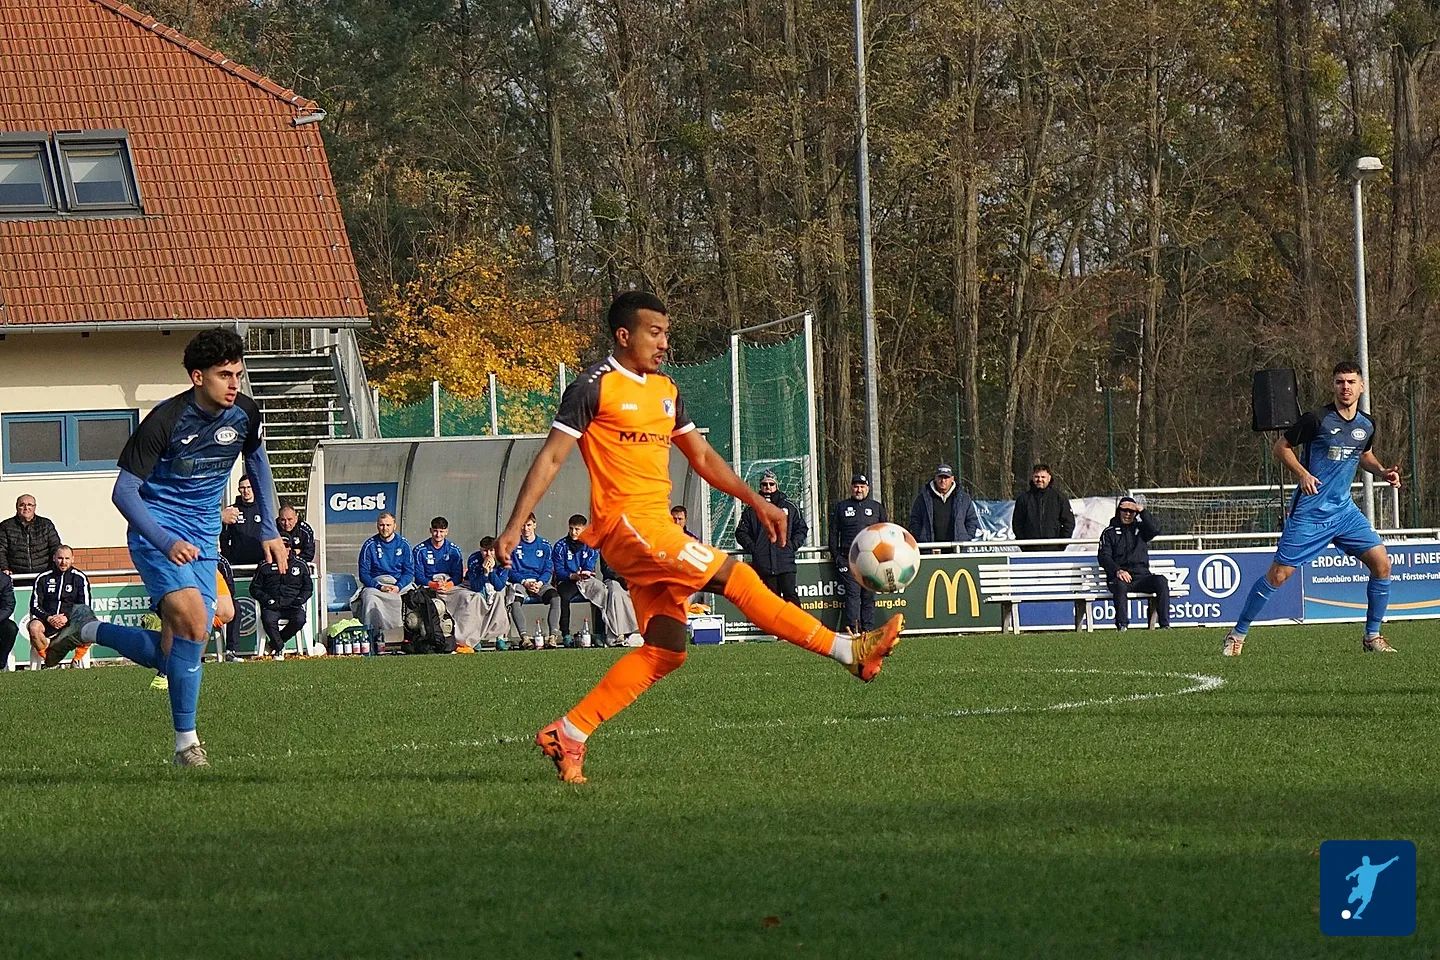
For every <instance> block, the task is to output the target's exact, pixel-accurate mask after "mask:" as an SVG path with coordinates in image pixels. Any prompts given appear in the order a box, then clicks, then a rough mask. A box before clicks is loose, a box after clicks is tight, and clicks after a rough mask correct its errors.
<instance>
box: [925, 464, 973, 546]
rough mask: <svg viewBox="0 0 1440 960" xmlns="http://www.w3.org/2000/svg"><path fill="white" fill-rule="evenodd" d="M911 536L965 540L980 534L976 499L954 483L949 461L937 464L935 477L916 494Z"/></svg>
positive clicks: (928, 540)
mask: <svg viewBox="0 0 1440 960" xmlns="http://www.w3.org/2000/svg"><path fill="white" fill-rule="evenodd" d="M910 535H911V536H913V537H914V538H915V539H916V540H918V541H920V542H921V543H965V542H968V541H970V540H974V539H975V538H976V537H978V536H979V535H980V516H979V515H978V514H977V513H976V512H975V501H974V500H971V499H970V495H969V494H968V493H966V492H965V491H964V490H961V489H960V486H959V484H957V483H956V482H955V471H954V470H952V469H951V468H950V464H948V463H942V464H940V466H938V467H936V468H935V479H934V480H931V481H930V482H929V483H927V484H925V486H923V487H921V488H920V492H919V493H917V494H916V495H915V502H914V503H913V504H911V505H910Z"/></svg>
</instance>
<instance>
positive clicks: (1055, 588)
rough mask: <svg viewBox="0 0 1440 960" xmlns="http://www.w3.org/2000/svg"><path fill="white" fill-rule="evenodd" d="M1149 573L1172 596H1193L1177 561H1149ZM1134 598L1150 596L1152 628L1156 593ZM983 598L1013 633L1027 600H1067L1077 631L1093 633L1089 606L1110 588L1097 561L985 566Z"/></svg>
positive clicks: (1107, 595)
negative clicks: (1163, 581) (1164, 582)
mask: <svg viewBox="0 0 1440 960" xmlns="http://www.w3.org/2000/svg"><path fill="white" fill-rule="evenodd" d="M1150 572H1151V573H1158V574H1160V576H1162V577H1164V578H1165V579H1166V580H1168V581H1170V597H1171V599H1174V598H1176V597H1183V596H1186V595H1188V594H1189V593H1190V584H1189V583H1187V582H1184V581H1182V580H1181V579H1180V574H1181V571H1180V570H1179V569H1178V568H1177V567H1176V566H1175V561H1174V560H1152V561H1150ZM1130 596H1132V597H1150V598H1151V603H1150V604H1149V606H1150V607H1151V610H1150V626H1151V627H1154V626H1155V621H1156V619H1157V615H1156V611H1155V610H1154V609H1153V608H1154V601H1153V597H1154V595H1153V594H1149V593H1138V592H1137V593H1132V594H1130ZM980 599H981V600H983V601H984V602H986V603H998V604H1000V628H1001V630H1006V629H1008V630H1010V632H1012V633H1019V632H1020V621H1019V618H1018V617H1017V616H1016V610H1015V607H1016V605H1017V604H1020V603H1024V602H1025V601H1026V600H1068V601H1070V602H1072V603H1074V604H1075V629H1076V630H1079V629H1080V628H1081V627H1082V626H1083V627H1084V628H1085V630H1087V631H1093V630H1094V629H1095V624H1094V623H1093V622H1092V621H1091V617H1090V604H1091V602H1092V601H1095V600H1109V599H1110V587H1109V586H1108V585H1107V584H1106V582H1105V571H1104V570H1103V569H1101V567H1100V564H1098V563H1096V562H1095V561H1094V560H1076V561H1073V562H1065V561H1061V562H1058V563H1046V564H1039V563H1037V564H1025V565H1023V566H1022V565H1011V564H999V565H996V566H982V567H981V568H980Z"/></svg>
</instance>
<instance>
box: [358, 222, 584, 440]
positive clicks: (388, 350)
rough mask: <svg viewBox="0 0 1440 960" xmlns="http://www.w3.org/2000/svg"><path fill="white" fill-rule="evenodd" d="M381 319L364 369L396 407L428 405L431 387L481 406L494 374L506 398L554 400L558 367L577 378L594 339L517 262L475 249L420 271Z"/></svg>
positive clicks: (459, 250)
mask: <svg viewBox="0 0 1440 960" xmlns="http://www.w3.org/2000/svg"><path fill="white" fill-rule="evenodd" d="M379 312H380V315H381V321H380V324H379V325H378V330H377V331H376V333H377V336H375V337H373V339H372V342H371V343H370V344H369V345H367V349H366V351H365V361H366V364H367V366H368V367H369V369H370V374H371V380H372V382H374V383H375V384H376V385H377V386H378V387H379V390H380V393H381V395H382V396H384V397H385V398H386V399H388V400H391V401H394V402H397V403H409V402H413V401H415V400H419V399H421V398H424V397H428V396H429V394H430V382H431V381H432V380H439V381H440V385H441V387H443V388H444V389H445V390H446V391H447V392H449V393H451V394H453V395H456V396H459V397H480V396H481V395H483V394H484V393H485V390H486V387H487V386H488V383H489V375H490V374H491V373H494V374H495V375H496V377H497V378H498V380H499V383H500V387H501V394H502V396H506V395H514V394H523V393H527V392H531V391H553V389H554V386H555V377H556V372H557V370H558V369H559V365H560V364H562V363H564V364H566V365H567V366H569V368H570V369H571V370H575V369H576V368H577V367H578V364H579V359H580V351H581V350H582V349H583V348H584V347H585V345H586V344H587V343H588V342H589V339H590V336H589V332H588V331H585V330H582V329H581V328H580V327H579V326H578V325H577V324H575V323H574V322H571V321H568V320H567V319H566V318H565V317H564V316H563V312H562V308H561V306H560V303H559V301H558V299H557V298H556V297H555V296H554V295H553V294H552V293H551V291H550V290H548V289H547V288H546V287H545V285H544V284H542V283H537V282H534V281H532V280H530V279H529V278H528V277H526V276H525V272H524V270H523V268H522V266H521V264H520V262H519V261H518V260H517V259H516V258H515V257H514V256H512V255H511V254H509V253H508V252H505V251H503V250H498V249H496V248H494V247H492V246H487V245H486V244H484V243H482V242H480V241H477V240H470V241H467V242H464V243H461V244H458V245H456V246H454V247H452V248H451V249H450V250H449V251H448V252H446V253H445V254H444V255H443V256H441V257H439V258H438V259H436V260H433V261H428V262H423V263H420V264H418V265H417V269H416V275H415V278H414V279H413V280H411V281H409V282H407V283H405V284H403V285H399V286H397V287H395V288H394V289H392V290H391V291H390V293H389V294H388V295H387V296H386V297H385V298H384V299H383V300H382V301H381V303H380V311H379ZM550 412H552V413H553V411H550Z"/></svg>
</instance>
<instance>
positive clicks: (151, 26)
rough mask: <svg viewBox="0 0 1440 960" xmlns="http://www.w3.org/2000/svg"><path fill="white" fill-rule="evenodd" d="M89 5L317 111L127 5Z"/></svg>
mask: <svg viewBox="0 0 1440 960" xmlns="http://www.w3.org/2000/svg"><path fill="white" fill-rule="evenodd" d="M90 2H91V3H97V4H99V5H100V6H102V7H105V8H106V9H107V10H112V11H114V12H115V13H117V14H119V15H120V16H122V17H124V18H126V19H127V20H130V21H132V22H133V23H135V24H137V25H138V26H140V27H141V28H143V29H145V30H149V31H150V32H151V33H153V34H155V35H156V36H157V37H162V38H164V39H165V40H168V41H170V42H171V43H173V44H175V45H176V46H178V47H180V48H182V49H184V50H187V51H189V52H190V53H193V54H194V55H195V56H197V57H199V58H200V59H202V60H205V61H208V62H209V63H212V64H214V65H215V66H217V67H219V68H220V69H221V70H224V71H225V72H226V73H229V74H232V75H234V76H236V77H239V78H240V79H241V80H244V81H245V82H246V83H249V84H251V85H253V86H255V87H257V88H259V89H261V90H264V91H265V92H266V93H269V94H273V95H274V96H276V97H279V98H280V99H281V100H282V101H284V102H285V103H287V104H289V105H291V106H293V107H296V108H298V109H301V110H317V109H319V108H318V106H317V105H316V103H315V101H314V100H308V99H306V98H305V97H302V96H300V94H298V93H296V92H295V91H294V90H290V89H288V88H286V87H282V86H280V84H278V83H276V82H275V81H274V80H271V79H270V78H269V77H266V76H262V75H261V74H258V73H256V72H255V71H254V70H251V69H250V68H249V67H247V66H245V65H243V64H240V63H236V62H235V61H234V60H231V59H230V58H229V57H227V56H225V54H223V53H220V52H218V51H216V50H211V49H210V48H209V47H207V46H205V44H203V43H201V42H200V41H198V40H191V39H190V38H189V37H187V36H185V34H183V33H181V32H180V31H179V30H176V29H175V28H174V27H167V26H166V25H165V24H163V23H161V22H160V21H159V20H156V19H155V18H154V17H152V16H150V15H149V14H145V13H141V12H140V11H139V10H136V9H135V8H134V7H132V6H130V5H129V4H128V3H121V2H120V0H90Z"/></svg>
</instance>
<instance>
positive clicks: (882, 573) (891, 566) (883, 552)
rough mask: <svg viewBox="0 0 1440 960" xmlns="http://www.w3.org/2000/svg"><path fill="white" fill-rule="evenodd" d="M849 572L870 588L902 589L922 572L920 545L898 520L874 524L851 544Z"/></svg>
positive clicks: (889, 590)
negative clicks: (897, 522)
mask: <svg viewBox="0 0 1440 960" xmlns="http://www.w3.org/2000/svg"><path fill="white" fill-rule="evenodd" d="M850 572H851V573H852V574H854V576H855V579H856V580H859V581H860V583H861V585H862V586H864V587H865V588H866V589H867V590H874V591H875V592H877V593H899V592H900V591H901V590H904V589H905V588H906V587H907V586H909V585H910V581H911V580H914V579H915V575H916V574H918V573H919V572H920V548H919V547H917V546H916V545H915V538H914V537H912V536H911V535H910V531H909V530H906V529H905V528H904V527H902V526H900V525H899V524H896V523H875V524H871V525H870V526H868V527H866V528H865V529H864V530H861V531H860V533H859V535H858V536H856V538H855V542H854V543H852V544H850Z"/></svg>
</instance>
